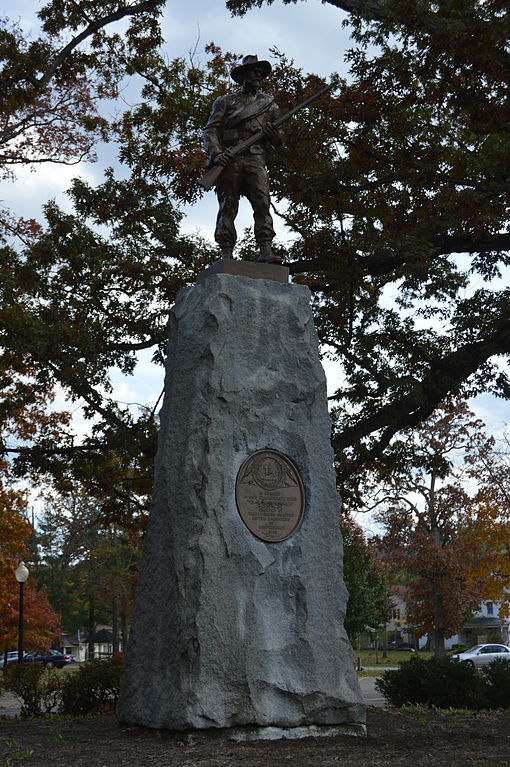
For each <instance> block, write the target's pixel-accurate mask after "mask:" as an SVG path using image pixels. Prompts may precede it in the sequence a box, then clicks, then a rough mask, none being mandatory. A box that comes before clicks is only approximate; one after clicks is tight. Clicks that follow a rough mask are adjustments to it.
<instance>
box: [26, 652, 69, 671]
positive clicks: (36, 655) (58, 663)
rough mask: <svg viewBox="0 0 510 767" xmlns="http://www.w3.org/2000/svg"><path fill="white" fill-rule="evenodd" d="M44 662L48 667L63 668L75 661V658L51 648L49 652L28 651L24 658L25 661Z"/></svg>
mask: <svg viewBox="0 0 510 767" xmlns="http://www.w3.org/2000/svg"><path fill="white" fill-rule="evenodd" d="M33 661H37V663H43V664H44V665H45V666H46V668H62V667H63V666H67V664H68V663H73V662H74V658H73V656H72V655H63V654H62V653H61V652H57V651H56V650H49V651H48V652H27V654H26V655H25V657H24V658H23V662H24V663H32V662H33Z"/></svg>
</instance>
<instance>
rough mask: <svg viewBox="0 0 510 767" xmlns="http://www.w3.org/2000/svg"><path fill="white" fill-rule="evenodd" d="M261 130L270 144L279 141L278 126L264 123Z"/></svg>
mask: <svg viewBox="0 0 510 767" xmlns="http://www.w3.org/2000/svg"><path fill="white" fill-rule="evenodd" d="M262 132H263V134H264V136H265V137H266V138H267V139H268V141H270V142H271V143H272V144H277V143H278V142H279V141H280V134H279V133H278V128H276V127H275V125H274V124H273V123H266V124H265V125H264V128H263V130H262Z"/></svg>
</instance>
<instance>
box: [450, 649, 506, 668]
mask: <svg viewBox="0 0 510 767" xmlns="http://www.w3.org/2000/svg"><path fill="white" fill-rule="evenodd" d="M452 658H455V659H456V660H459V661H461V662H462V663H469V664H470V665H471V666H474V667H475V668H481V667H482V666H488V665H489V663H492V661H493V660H496V658H502V659H504V660H506V661H507V663H508V664H510V647H507V646H506V645H504V644H477V645H475V646H474V647H471V648H470V649H469V650H466V651H465V652H459V653H456V654H455V655H452Z"/></svg>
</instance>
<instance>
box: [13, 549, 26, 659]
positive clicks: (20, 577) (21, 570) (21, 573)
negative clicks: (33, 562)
mask: <svg viewBox="0 0 510 767" xmlns="http://www.w3.org/2000/svg"><path fill="white" fill-rule="evenodd" d="M15 575H16V580H17V581H18V583H19V623H18V663H21V662H22V661H23V623H24V620H23V606H24V605H23V587H24V585H25V581H26V579H27V578H28V568H27V567H26V566H25V563H24V562H20V563H19V565H18V566H17V568H16V572H15Z"/></svg>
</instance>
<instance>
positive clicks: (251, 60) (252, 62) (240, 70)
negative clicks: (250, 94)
mask: <svg viewBox="0 0 510 767" xmlns="http://www.w3.org/2000/svg"><path fill="white" fill-rule="evenodd" d="M255 68H257V69H260V71H261V72H262V77H267V76H268V74H269V73H270V71H271V64H270V63H269V61H259V60H258V57H257V56H244V58H243V60H242V63H241V64H239V65H238V66H237V67H234V68H233V69H232V70H231V72H230V77H231V78H232V80H235V81H236V83H239V85H242V84H243V80H244V75H245V73H246V72H247V71H248V70H249V69H255Z"/></svg>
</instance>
